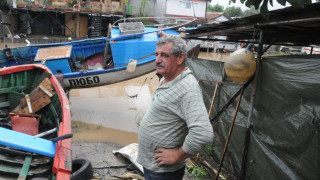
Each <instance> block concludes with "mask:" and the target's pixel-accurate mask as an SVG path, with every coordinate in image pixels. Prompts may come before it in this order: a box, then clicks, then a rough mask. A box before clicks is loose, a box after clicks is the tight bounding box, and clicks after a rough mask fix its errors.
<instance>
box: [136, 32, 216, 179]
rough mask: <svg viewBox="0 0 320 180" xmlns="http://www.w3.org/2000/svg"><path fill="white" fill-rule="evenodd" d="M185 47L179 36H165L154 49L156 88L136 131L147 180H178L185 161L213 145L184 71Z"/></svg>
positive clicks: (192, 83) (202, 107)
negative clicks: (158, 77) (157, 82)
mask: <svg viewBox="0 0 320 180" xmlns="http://www.w3.org/2000/svg"><path fill="white" fill-rule="evenodd" d="M186 53H187V47H186V42H185V40H183V39H182V38H181V37H179V36H174V35H165V36H163V37H161V38H160V39H159V41H158V42H157V48H156V52H155V54H156V71H157V73H159V74H161V75H162V76H163V78H161V80H160V82H159V87H158V89H157V90H156V92H155V93H154V95H153V97H152V102H151V104H150V107H149V109H148V111H147V112H146V114H145V115H144V117H143V119H142V121H141V123H140V128H139V134H138V136H139V151H138V163H140V164H141V165H142V166H143V167H144V176H145V179H146V180H151V179H152V180H179V179H180V180H181V179H182V178H183V175H184V169H185V159H186V158H188V157H191V156H192V155H195V154H196V153H197V152H199V151H200V150H201V149H202V148H203V147H204V146H205V145H206V144H207V143H210V142H212V141H213V130H212V126H211V124H210V122H209V118H208V115H207V110H206V108H205V105H204V102H203V98H202V93H201V89H200V87H199V85H198V83H197V81H196V79H195V77H194V76H193V75H192V73H191V71H190V70H189V69H188V68H186V67H185V64H184V61H185V58H186Z"/></svg>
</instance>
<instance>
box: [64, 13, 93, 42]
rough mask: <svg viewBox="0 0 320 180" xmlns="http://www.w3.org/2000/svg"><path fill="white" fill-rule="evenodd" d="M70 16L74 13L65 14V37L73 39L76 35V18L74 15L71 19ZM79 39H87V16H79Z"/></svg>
mask: <svg viewBox="0 0 320 180" xmlns="http://www.w3.org/2000/svg"><path fill="white" fill-rule="evenodd" d="M72 15H74V13H66V14H65V20H66V22H65V24H66V28H65V36H71V37H75V36H77V34H78V28H77V18H76V15H75V17H74V18H72ZM67 27H68V28H67ZM70 30H71V31H70ZM80 37H88V16H80Z"/></svg>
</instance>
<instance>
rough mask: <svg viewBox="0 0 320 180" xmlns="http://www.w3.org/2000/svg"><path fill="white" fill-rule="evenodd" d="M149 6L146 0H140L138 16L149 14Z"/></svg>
mask: <svg viewBox="0 0 320 180" xmlns="http://www.w3.org/2000/svg"><path fill="white" fill-rule="evenodd" d="M149 8H150V5H149V3H148V0H142V1H141V3H140V7H139V13H138V15H139V17H147V16H148V15H149Z"/></svg>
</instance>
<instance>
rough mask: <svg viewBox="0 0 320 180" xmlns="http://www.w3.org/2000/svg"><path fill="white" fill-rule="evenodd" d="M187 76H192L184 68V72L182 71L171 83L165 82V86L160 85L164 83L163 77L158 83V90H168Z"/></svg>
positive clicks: (188, 70) (187, 69)
mask: <svg viewBox="0 0 320 180" xmlns="http://www.w3.org/2000/svg"><path fill="white" fill-rule="evenodd" d="M189 74H192V72H191V70H190V69H189V68H188V67H186V70H184V71H182V72H181V73H180V74H179V75H178V76H177V77H176V78H174V79H173V80H172V81H169V82H167V83H166V84H162V82H163V81H164V77H163V78H161V80H160V82H159V86H158V88H169V87H171V86H173V85H175V84H177V83H178V82H180V80H182V79H183V78H185V77H186V76H187V75H189Z"/></svg>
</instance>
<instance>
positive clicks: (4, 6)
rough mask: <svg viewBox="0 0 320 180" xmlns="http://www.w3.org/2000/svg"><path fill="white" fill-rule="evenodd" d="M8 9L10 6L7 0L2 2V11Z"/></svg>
mask: <svg viewBox="0 0 320 180" xmlns="http://www.w3.org/2000/svg"><path fill="white" fill-rule="evenodd" d="M6 9H8V4H7V1H6V0H0V10H6Z"/></svg>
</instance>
